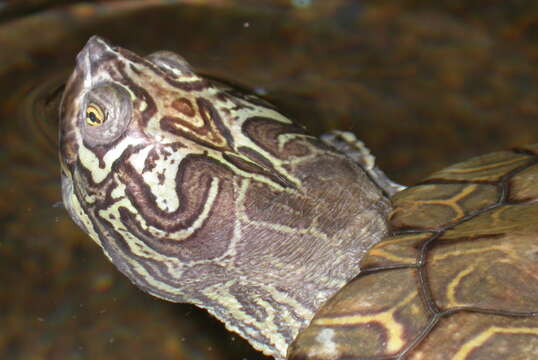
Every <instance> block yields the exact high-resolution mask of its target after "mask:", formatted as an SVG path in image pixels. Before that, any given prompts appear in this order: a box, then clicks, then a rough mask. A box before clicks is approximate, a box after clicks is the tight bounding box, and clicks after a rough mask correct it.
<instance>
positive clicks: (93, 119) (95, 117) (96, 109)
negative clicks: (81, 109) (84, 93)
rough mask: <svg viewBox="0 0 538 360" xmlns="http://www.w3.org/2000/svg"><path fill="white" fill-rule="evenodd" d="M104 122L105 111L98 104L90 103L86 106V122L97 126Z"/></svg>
mask: <svg viewBox="0 0 538 360" xmlns="http://www.w3.org/2000/svg"><path fill="white" fill-rule="evenodd" d="M104 122H105V113H104V112H103V110H102V109H101V107H100V106H99V105H96V104H94V103H91V104H89V105H88V107H87V108H86V124H88V125H90V126H99V125H102V124H103V123H104Z"/></svg>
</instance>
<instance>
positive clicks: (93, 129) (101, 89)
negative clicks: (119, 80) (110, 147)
mask: <svg viewBox="0 0 538 360" xmlns="http://www.w3.org/2000/svg"><path fill="white" fill-rule="evenodd" d="M83 104H85V105H82V108H81V109H84V111H81V112H80V117H79V120H78V121H79V127H80V132H81V134H82V136H83V139H84V142H85V143H86V144H87V145H89V146H98V145H105V144H109V143H111V142H113V141H114V140H116V139H117V138H119V137H120V136H122V135H123V134H124V133H125V131H126V130H127V129H128V127H129V123H130V121H131V116H132V112H133V107H132V102H131V98H130V96H129V94H128V93H127V91H126V90H125V89H124V88H123V87H122V86H120V85H118V84H116V83H102V84H98V85H96V86H95V87H93V88H92V89H90V91H88V92H87V93H86V97H85V99H84V100H83Z"/></svg>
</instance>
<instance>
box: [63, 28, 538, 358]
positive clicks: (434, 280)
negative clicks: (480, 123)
mask: <svg viewBox="0 0 538 360" xmlns="http://www.w3.org/2000/svg"><path fill="white" fill-rule="evenodd" d="M60 117H61V120H60V160H61V165H62V190H63V198H64V203H65V206H66V208H67V210H68V212H69V213H70V215H71V216H72V218H73V219H74V220H75V222H76V223H77V224H78V225H79V226H80V227H81V228H82V229H83V230H84V231H85V232H86V233H88V234H89V235H90V236H91V237H92V238H93V239H94V240H95V241H96V242H97V243H98V244H99V245H100V246H101V247H102V249H103V251H104V252H105V254H106V255H107V257H108V258H109V259H110V260H111V261H112V262H113V263H114V264H115V265H116V266H117V268H118V269H119V270H120V271H121V272H123V273H124V274H125V275H126V276H127V277H128V278H129V279H130V280H131V281H132V282H133V283H134V284H135V285H137V286H138V287H140V288H141V289H143V290H144V291H147V292H149V293H150V294H152V295H154V296H157V297H160V298H163V299H166V300H169V301H176V302H190V303H193V304H195V305H197V306H200V307H202V308H205V309H207V310H208V311H209V312H210V313H211V314H213V315H214V316H216V317H217V318H219V319H220V320H222V321H223V322H224V323H225V324H226V326H227V327H228V329H230V330H232V331H235V332H237V333H239V334H240V335H241V336H243V337H245V338H246V339H247V340H248V341H249V342H250V343H251V344H252V345H253V346H254V347H256V348H257V349H259V350H262V351H263V352H264V353H266V354H268V355H271V356H274V357H275V358H277V359H279V360H280V359H284V358H285V357H286V355H287V354H289V358H290V359H294V360H300V359H313V360H314V359H315V360H325V359H327V360H328V359H331V360H335V359H403V358H410V359H443V360H445V359H447V360H448V359H453V360H461V359H471V358H472V359H495V356H497V358H502V359H511V358H512V359H526V358H533V357H537V356H538V317H536V315H537V314H538V313H537V311H538V301H537V300H536V299H538V278H537V275H536V274H538V255H537V254H538V240H537V238H538V221H536V220H538V202H536V201H535V200H536V198H537V197H538V186H537V185H536V180H537V178H538V165H537V163H538V146H530V147H527V148H521V149H518V150H515V151H506V152H499V153H494V154H491V155H486V156H484V157H480V158H476V159H472V160H470V161H468V162H464V163H461V164H458V165H455V166H453V167H450V168H448V169H446V170H443V171H440V172H438V173H436V174H434V175H432V176H431V177H429V178H427V179H426V180H425V181H423V182H422V183H420V184H419V185H415V186H413V187H410V188H408V189H406V190H403V191H401V192H398V191H399V189H400V188H401V187H400V186H398V185H397V184H394V183H392V182H391V181H389V180H387V179H386V178H385V177H384V175H383V173H382V172H381V171H380V170H379V169H377V168H376V167H375V165H374V163H373V157H372V156H371V155H369V153H368V150H367V149H366V148H364V146H362V145H361V144H360V143H359V142H356V141H354V138H353V137H351V136H350V135H349V134H348V135H345V134H344V135H342V134H340V135H342V136H335V137H331V136H328V137H324V138H323V139H322V140H321V141H320V139H317V138H315V137H313V136H310V135H308V134H307V133H306V132H305V131H304V129H303V128H301V127H299V126H297V125H296V124H294V123H293V122H292V121H291V120H289V119H288V118H287V117H285V116H284V115H282V114H281V113H280V112H279V111H278V110H277V109H276V108H275V107H274V106H272V105H271V104H268V103H267V102H265V101H264V100H262V99H259V98H257V97H256V96H252V95H246V94H243V93H241V92H240V91H238V90H237V89H234V88H231V87H229V86H227V85H223V84H221V83H220V82H216V81H213V80H208V79H205V78H203V77H201V76H199V75H197V74H196V73H195V72H194V70H193V69H192V68H191V67H190V65H189V64H188V63H187V62H186V61H185V60H184V59H183V58H181V57H180V56H179V55H176V54H173V53H169V52H157V53H154V54H151V55H149V56H147V57H141V56H138V55H136V54H134V53H132V52H130V51H128V50H125V49H122V48H118V47H114V46H112V45H111V44H109V43H108V42H107V41H105V40H103V39H101V38H98V37H93V38H91V39H90V40H89V41H88V43H87V45H86V46H85V47H84V49H83V50H82V51H81V52H80V54H79V55H78V57H77V66H76V69H75V71H74V73H73V74H72V76H71V78H70V79H69V81H68V83H67V85H66V90H65V93H64V95H63V99H62V105H61V109H60ZM327 144H329V145H332V146H333V147H331V146H327ZM337 149H338V150H340V151H337ZM342 152H343V153H346V154H347V155H344V154H342ZM359 165H360V166H359ZM395 192H397V193H396V195H394V196H393V197H392V202H393V208H392V213H391V215H389V213H390V211H391V205H390V200H389V196H390V195H392V194H394V193H395ZM389 228H390V229H389ZM389 234H390V235H391V236H389ZM381 240H382V241H381ZM376 243H377V245H374V244H376ZM372 245H374V246H373V248H371V250H369V252H368V253H367V255H366V256H364V255H365V254H366V251H367V249H368V248H370V246H372ZM361 258H362V261H361ZM359 262H360V263H361V265H360V267H359V266H358V263H359ZM359 272H360V274H359ZM357 274H359V275H358V276H357ZM346 284H347V285H346ZM339 290H340V291H339ZM335 293H336V295H334V294H335ZM322 304H325V305H323V306H322ZM320 307H321V308H320ZM315 314H316V315H315ZM314 315H315V317H314ZM312 319H313V320H312ZM311 320H312V322H311ZM310 322H311V323H310ZM309 323H310V325H308V324H309ZM298 334H299V335H298ZM297 335H298V336H297ZM294 340H295V341H294ZM290 344H291V346H290ZM288 348H289V351H288Z"/></svg>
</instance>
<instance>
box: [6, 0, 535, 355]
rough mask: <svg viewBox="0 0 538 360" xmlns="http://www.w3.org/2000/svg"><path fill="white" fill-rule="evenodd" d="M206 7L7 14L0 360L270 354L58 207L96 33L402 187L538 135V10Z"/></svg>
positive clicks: (416, 5)
mask: <svg viewBox="0 0 538 360" xmlns="http://www.w3.org/2000/svg"><path fill="white" fill-rule="evenodd" d="M206 3H207V5H203V6H201V5H198V6H196V5H185V4H184V5H180V4H174V3H173V2H170V1H166V2H163V4H164V5H162V4H160V2H157V1H155V2H153V4H142V5H141V4H132V3H129V2H121V3H110V4H109V3H106V2H104V3H102V4H100V5H92V6H90V5H74V6H71V7H66V8H64V7H59V8H55V9H51V10H46V9H45V8H44V7H43V4H44V3H43V2H42V3H41V4H40V5H39V7H36V8H32V7H25V8H24V9H22V10H20V11H19V12H18V13H17V12H16V11H13V10H10V13H9V17H2V16H1V15H2V14H0V21H3V22H0V144H1V145H0V169H1V170H0V195H1V196H0V284H2V285H1V287H0V289H1V291H0V324H2V325H1V326H0V358H2V359H4V358H5V359H19V358H21V359H22V358H29V357H31V356H32V357H35V358H46V359H90V358H99V359H107V358H110V359H122V358H128V357H129V358H131V357H132V356H133V354H136V357H137V358H138V359H154V358H161V359H182V358H185V359H238V358H239V359H241V358H246V359H252V360H254V359H262V358H263V357H262V356H261V355H259V354H258V353H256V352H254V351H252V350H250V348H249V347H248V345H245V344H244V343H243V342H241V341H240V340H239V339H238V338H237V337H234V336H233V335H232V334H229V333H228V332H226V331H225V330H224V329H223V328H222V327H221V326H220V325H219V324H216V323H215V322H214V321H213V320H212V319H211V318H210V317H209V316H208V315H206V314H205V313H203V312H200V311H197V310H196V309H194V308H193V307H190V306H184V305H177V304H169V303H166V302H163V301H160V300H157V299H153V298H151V297H149V296H147V295H145V294H144V293H142V292H141V291H139V290H137V289H136V288H134V287H133V286H132V285H131V284H130V283H129V282H128V281H127V280H126V279H125V278H124V277H123V276H121V275H120V274H119V273H118V272H117V271H116V270H115V269H114V268H113V267H112V265H111V264H109V263H108V261H107V260H106V259H105V257H104V256H103V255H102V254H101V251H100V250H99V249H98V248H97V246H95V245H94V244H93V243H92V242H91V240H90V239H89V238H88V237H87V236H86V235H85V234H83V233H82V232H81V231H80V230H79V229H78V228H77V227H76V226H75V225H74V224H72V222H71V220H70V219H69V218H68V217H67V214H66V213H65V210H64V209H63V208H62V206H58V204H59V202H60V192H59V175H58V174H59V167H58V161H57V154H56V146H57V144H56V131H57V123H56V122H57V118H56V106H57V101H58V96H59V94H60V93H61V88H62V85H63V81H64V79H65V77H66V74H67V73H68V72H69V71H70V70H71V67H72V66H73V64H74V57H75V54H76V52H77V51H78V50H79V49H80V48H81V47H82V46H83V44H84V42H85V41H86V40H87V38H88V37H89V36H90V35H92V34H99V35H102V36H105V37H107V38H109V39H110V40H111V41H113V42H115V43H117V44H119V45H121V46H123V47H126V48H130V49H132V50H134V51H137V52H140V53H148V52H151V51H155V50H158V49H170V50H174V51H178V52H180V53H181V54H182V55H183V56H184V57H186V58H187V59H188V60H189V61H190V62H191V63H192V64H194V65H195V66H196V67H197V68H198V69H200V70H201V71H203V72H205V73H208V74H211V75H213V76H217V77H222V78H225V79H228V80H231V81H233V82H238V83H241V84H243V85H246V86H248V87H251V88H253V89H256V90H257V91H258V92H261V93H263V94H264V96H267V97H268V98H269V99H271V100H273V101H274V102H275V103H277V104H278V105H279V106H280V107H281V108H283V109H284V111H285V112H286V113H288V114H290V115H293V116H294V117H295V118H297V119H299V120H300V121H301V122H303V123H305V124H307V125H308V126H309V128H311V129H312V130H313V132H314V133H317V134H319V133H320V132H322V131H323V130H325V129H328V128H340V129H346V130H352V131H354V132H356V133H357V134H358V135H359V137H360V138H362V139H363V140H365V141H366V143H367V144H368V145H369V146H370V147H371V148H372V151H373V152H374V154H376V155H377V156H378V160H379V162H380V163H381V166H382V167H383V168H384V169H385V170H386V172H387V173H388V174H389V175H391V176H393V177H394V178H395V179H396V180H398V181H400V182H403V183H412V182H413V181H416V180H418V179H420V177H421V176H425V175H426V174H428V173H429V172H431V171H433V170H436V169H439V168H441V167H443V166H446V165H448V164H451V163H453V162H455V161H458V160H463V159H465V158H466V157H468V156H471V155H476V154H480V153H484V152H488V151H493V150H495V149H500V148H504V147H508V146H513V145H517V144H524V143H532V142H536V141H537V139H538V131H537V130H538V121H536V119H537V117H538V91H537V90H538V69H537V68H536V66H535V64H536V61H537V60H538V43H537V41H536V39H537V36H536V34H537V28H536V22H535V21H534V22H533V21H532V19H536V16H538V8H537V5H536V3H535V2H532V1H529V2H527V3H525V2H518V4H517V5H510V4H501V3H498V4H494V3H492V2H490V1H485V0H484V1H475V2H473V3H472V4H470V5H466V6H467V7H465V4H466V3H461V4H459V6H455V5H454V4H453V2H451V4H450V5H445V6H443V5H436V7H433V6H434V5H430V2H424V4H425V5H423V4H422V2H420V1H414V2H405V1H400V2H396V3H395V2H390V3H389V2H388V3H387V4H385V3H384V2H382V1H380V2H376V5H367V4H366V3H365V2H363V3H362V4H361V6H360V7H358V6H356V3H352V2H344V1H334V2H330V3H329V2H322V1H301V2H297V1H289V2H287V1H275V2H274V3H269V2H267V3H266V4H265V5H264V6H263V7H254V6H253V5H252V4H251V7H247V6H244V4H246V3H249V2H246V1H244V2H242V1H235V2H232V1H220V2H218V3H219V4H220V5H217V4H216V3H217V2H216V1H206ZM250 3H252V2H250ZM48 4H52V2H48ZM297 4H300V6H298V5H297ZM240 5H243V6H240ZM517 6H520V7H517ZM5 9H6V7H5V6H4V7H3V8H0V12H1V11H6V10H5ZM142 24H143V26H141V25H142ZM245 24H248V26H245ZM38 38H39V40H38Z"/></svg>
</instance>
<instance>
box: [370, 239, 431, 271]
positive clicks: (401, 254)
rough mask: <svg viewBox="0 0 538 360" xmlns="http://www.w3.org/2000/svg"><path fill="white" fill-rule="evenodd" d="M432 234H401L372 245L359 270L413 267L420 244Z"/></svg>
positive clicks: (418, 253)
mask: <svg viewBox="0 0 538 360" xmlns="http://www.w3.org/2000/svg"><path fill="white" fill-rule="evenodd" d="M432 235H433V233H419V234H401V235H396V236H393V237H391V238H390V239H387V240H386V241H381V242H379V243H377V244H376V245H374V246H373V247H372V248H371V249H370V251H369V252H368V256H367V257H366V258H365V259H364V260H363V261H362V262H361V269H363V271H364V270H366V269H371V268H376V267H381V266H384V267H390V266H400V265H402V264H405V265H415V264H416V263H417V259H418V257H419V255H420V248H421V244H422V243H423V242H424V241H425V240H427V239H428V238H430V237H431V236H432Z"/></svg>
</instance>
